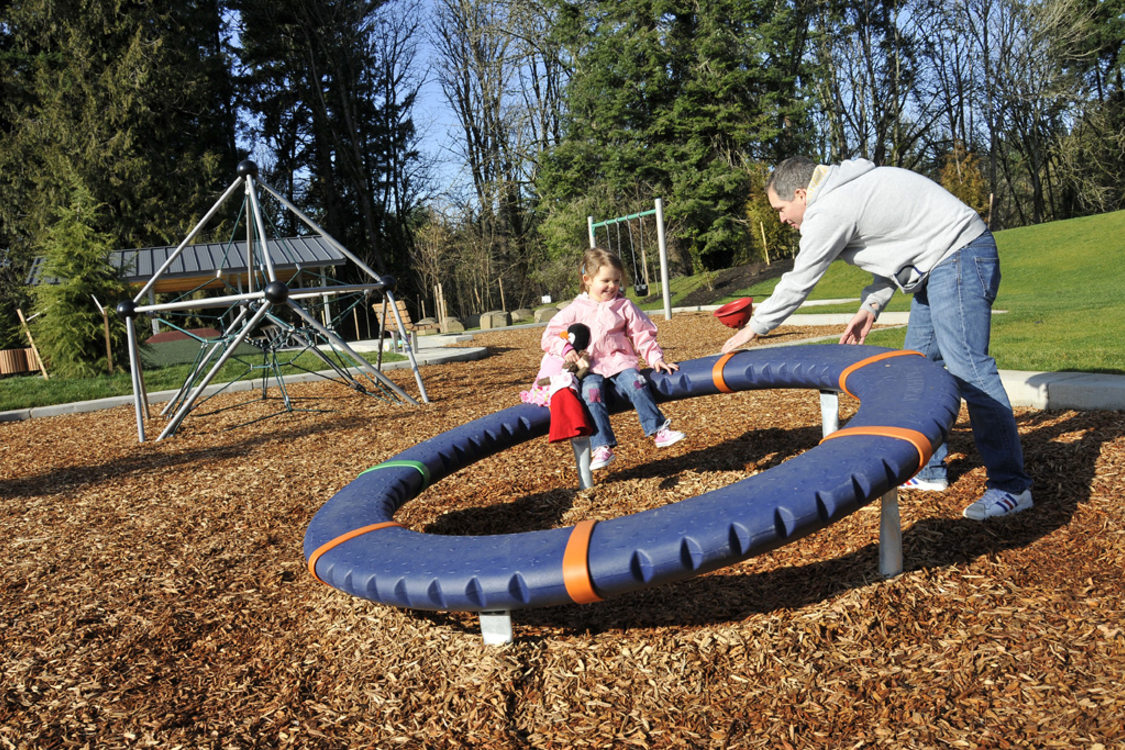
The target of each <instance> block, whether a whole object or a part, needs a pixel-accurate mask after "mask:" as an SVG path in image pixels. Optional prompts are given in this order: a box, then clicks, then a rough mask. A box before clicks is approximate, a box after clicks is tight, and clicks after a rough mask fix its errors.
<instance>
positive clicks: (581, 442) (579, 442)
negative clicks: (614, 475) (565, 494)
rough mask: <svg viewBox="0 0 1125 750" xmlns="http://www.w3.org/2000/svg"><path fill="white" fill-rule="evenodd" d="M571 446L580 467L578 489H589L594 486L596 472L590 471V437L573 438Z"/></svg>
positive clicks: (576, 463) (576, 462)
mask: <svg viewBox="0 0 1125 750" xmlns="http://www.w3.org/2000/svg"><path fill="white" fill-rule="evenodd" d="M570 447H571V448H572V449H573V450H574V464H575V466H576V467H577V468H578V489H580V490H588V489H590V488H591V487H593V486H594V473H593V472H592V471H590V438H587V437H576V438H571V439H570Z"/></svg>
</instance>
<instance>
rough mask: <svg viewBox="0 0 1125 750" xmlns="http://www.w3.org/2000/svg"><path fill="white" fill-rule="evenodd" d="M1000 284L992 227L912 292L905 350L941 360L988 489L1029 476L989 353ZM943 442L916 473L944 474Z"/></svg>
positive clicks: (1019, 483) (1018, 488)
mask: <svg viewBox="0 0 1125 750" xmlns="http://www.w3.org/2000/svg"><path fill="white" fill-rule="evenodd" d="M999 287H1000V258H999V256H998V255H997V254H996V241H995V240H994V239H993V237H992V233H991V232H985V233H984V234H982V235H981V236H980V237H978V238H976V239H975V240H973V241H972V242H970V243H969V244H968V245H965V247H963V248H961V249H960V250H958V251H957V252H956V253H954V254H953V256H952V257H950V258H947V259H946V260H944V261H942V262H941V263H939V264H938V265H936V266H935V267H934V268H933V270H932V271H930V275H929V277H928V278H927V279H926V281H925V282H924V283H923V285H922V287H921V288H919V289H918V290H916V291H915V292H914V299H913V301H912V303H911V306H910V323H909V326H908V328H907V331H906V341H905V343H904V344H903V347H904V348H906V349H913V350H915V351H918V352H921V353H922V354H924V355H926V356H927V357H929V358H930V359H932V360H933V361H935V362H938V363H941V364H944V365H945V367H946V369H947V370H948V371H949V374H950V375H952V376H953V378H954V380H956V381H957V386H958V388H959V389H960V391H961V398H963V399H965V403H966V404H967V405H968V407H969V421H970V423H971V424H972V428H973V441H974V442H975V443H976V446H977V452H978V453H980V456H981V461H982V462H983V463H984V467H985V470H986V471H987V472H988V483H987V484H988V487H989V488H995V489H999V490H1003V491H1005V492H1023V491H1024V490H1026V489H1028V488H1029V487H1031V477H1029V476H1028V475H1027V473H1026V472H1025V471H1024V467H1023V448H1022V447H1021V446H1020V436H1019V431H1018V430H1017V428H1016V419H1015V416H1014V415H1013V414H1012V406H1011V404H1010V403H1009V401H1008V394H1007V393H1006V392H1005V391H1004V385H1003V384H1002V383H1001V382H1000V372H999V371H998V370H997V369H996V360H994V359H993V358H992V357H991V356H989V354H988V341H989V335H990V332H991V330H990V329H991V326H992V303H993V302H994V301H995V300H996V291H997V289H998V288H999ZM947 453H948V450H947V448H946V446H945V445H944V444H943V445H941V446H938V448H937V449H936V450H935V451H934V455H933V457H932V458H931V459H930V462H929V463H928V464H927V465H926V466H925V467H924V468H923V469H922V471H920V472H919V476H920V477H921V478H924V479H944V478H945V464H944V460H945V457H946V455H947Z"/></svg>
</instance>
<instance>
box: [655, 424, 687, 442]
mask: <svg viewBox="0 0 1125 750" xmlns="http://www.w3.org/2000/svg"><path fill="white" fill-rule="evenodd" d="M685 437H687V436H686V435H684V433H682V432H677V431H676V430H669V429H668V426H667V425H665V426H664V427H661V428H660V429H659V430H657V431H656V438H655V439H656V447H657V448H667V447H668V446H669V445H675V444H676V443H678V442H680V441H681V440H683V439H684V438H685Z"/></svg>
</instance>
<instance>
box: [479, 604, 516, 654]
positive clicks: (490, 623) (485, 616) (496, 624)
mask: <svg viewBox="0 0 1125 750" xmlns="http://www.w3.org/2000/svg"><path fill="white" fill-rule="evenodd" d="M480 634H481V636H483V637H484V642H485V645H488V646H498V645H503V644H505V643H511V642H512V613H511V612H509V611H508V610H506V609H502V610H494V611H487V612H481V613H480Z"/></svg>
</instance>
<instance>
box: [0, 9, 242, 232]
mask: <svg viewBox="0 0 1125 750" xmlns="http://www.w3.org/2000/svg"><path fill="white" fill-rule="evenodd" d="M3 13H4V14H5V17H4V18H3V24H4V25H6V28H7V31H8V34H9V43H10V46H11V49H10V56H9V61H8V65H9V71H10V72H12V73H14V74H15V77H14V79H13V80H11V81H10V82H9V86H10V88H11V91H10V92H6V93H11V94H12V97H13V98H12V99H6V102H5V111H4V118H5V119H7V120H8V121H9V122H10V123H11V130H9V131H7V132H5V133H3V134H2V135H0V175H2V176H0V216H2V220H3V222H4V224H5V226H6V227H7V228H8V231H9V232H10V233H11V234H14V235H16V237H17V240H16V241H17V242H34V240H35V238H36V237H40V236H42V234H43V232H45V231H46V229H47V227H48V226H49V225H50V223H51V221H52V220H53V218H52V217H53V216H54V212H55V209H56V207H58V206H59V205H61V204H63V203H64V202H65V201H66V200H67V199H68V193H69V191H70V189H71V187H70V185H69V184H67V183H65V182H63V181H62V180H61V179H60V175H61V174H64V173H66V174H73V175H74V176H75V177H76V179H78V180H79V182H80V183H81V184H82V185H84V186H85V187H86V188H87V189H88V190H89V191H90V194H91V195H92V196H93V199H94V200H95V201H97V202H98V203H99V204H102V205H104V210H103V211H102V212H101V214H100V216H99V219H98V220H99V221H100V222H101V226H99V227H98V229H99V230H101V231H106V232H109V233H110V234H111V236H112V237H113V238H114V242H115V243H117V244H119V245H120V246H123V247H138V246H146V245H153V244H164V243H166V242H170V241H173V240H175V239H178V238H179V236H181V235H182V234H183V233H184V232H186V231H187V229H188V228H190V226H191V224H192V218H193V216H198V215H199V214H201V213H202V212H203V211H204V210H206V209H207V208H208V207H209V206H210V204H211V202H213V200H214V195H215V192H216V189H217V188H219V187H221V184H222V183H225V182H228V181H229V179H231V178H233V175H234V164H235V163H236V158H235V156H236V154H235V151H234V125H233V123H234V112H233V110H232V108H231V101H230V85H229V75H227V74H226V72H225V71H226V62H225V59H224V57H223V55H222V53H221V50H220V39H219V29H220V16H219V8H218V5H217V3H216V2H215V0H200V1H197V2H188V3H177V4H176V5H175V7H172V8H166V7H165V6H164V4H158V3H154V2H138V3H128V4H124V5H122V4H121V3H118V2H112V1H110V0H29V2H26V3H19V4H11V5H9V6H7V7H6V8H5V10H4V11H3Z"/></svg>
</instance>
